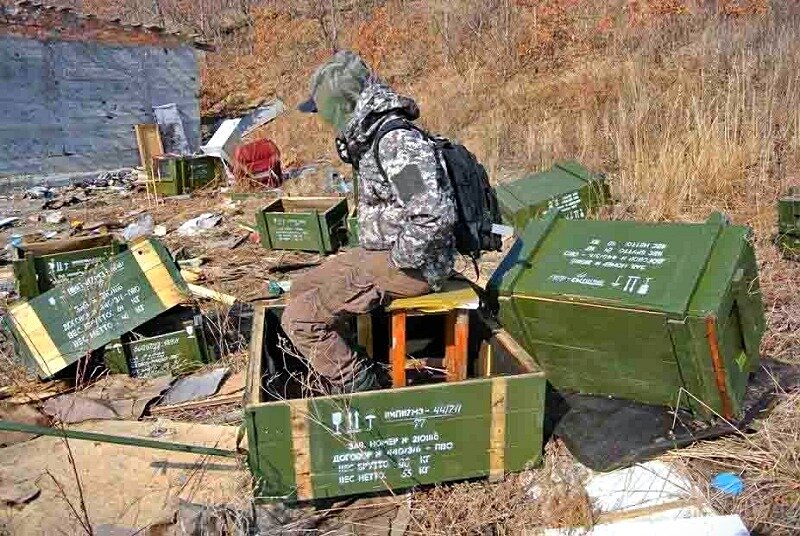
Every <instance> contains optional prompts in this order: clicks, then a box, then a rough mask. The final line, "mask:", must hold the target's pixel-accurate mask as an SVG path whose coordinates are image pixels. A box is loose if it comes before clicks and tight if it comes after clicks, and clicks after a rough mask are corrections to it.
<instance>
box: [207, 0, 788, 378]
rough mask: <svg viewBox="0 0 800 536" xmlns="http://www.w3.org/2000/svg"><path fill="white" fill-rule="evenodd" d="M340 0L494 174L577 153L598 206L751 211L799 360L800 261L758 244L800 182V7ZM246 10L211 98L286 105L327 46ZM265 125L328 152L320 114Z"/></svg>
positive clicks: (647, 213) (357, 44) (279, 136)
mask: <svg viewBox="0 0 800 536" xmlns="http://www.w3.org/2000/svg"><path fill="white" fill-rule="evenodd" d="M342 5H349V6H351V7H350V8H349V9H348V10H346V11H344V12H342V13H339V14H338V18H337V19H336V20H337V21H338V24H339V25H340V28H339V29H338V31H337V36H338V37H337V39H338V45H339V46H341V47H349V48H352V49H354V50H357V51H358V52H360V53H361V54H362V55H363V56H364V57H365V58H366V59H367V60H368V61H369V63H370V64H371V65H373V66H374V68H375V69H376V70H377V71H378V72H379V74H380V75H381V76H382V77H384V78H385V79H386V80H387V81H388V82H390V83H391V84H393V85H394V86H395V87H397V88H398V89H399V90H401V91H403V92H405V93H407V94H410V95H413V96H414V97H415V98H417V99H418V101H419V103H420V105H421V108H422V119H421V121H422V123H423V124H424V125H425V126H426V127H428V128H429V129H430V130H433V131H436V132H440V133H443V134H446V135H448V136H451V137H453V138H457V139H460V140H461V141H463V142H465V143H466V145H467V146H468V147H469V148H470V149H471V150H473V151H474V152H475V153H476V154H477V155H478V156H479V157H480V158H481V160H482V161H483V162H484V163H485V164H486V166H487V167H488V169H489V170H490V175H491V177H492V179H493V180H494V181H504V180H509V179H512V178H514V177H518V176H520V175H522V174H523V173H526V172H530V171H536V170H539V169H542V168H545V167H547V166H549V165H551V163H552V162H553V161H554V160H557V159H562V158H575V159H578V160H580V161H581V162H584V163H585V164H586V165H588V166H590V167H593V168H595V169H598V170H601V171H604V172H606V173H607V174H608V175H609V177H610V180H611V186H612V191H613V193H614V195H615V196H616V197H617V199H618V201H619V202H618V204H617V206H616V207H615V208H614V210H613V211H612V212H611V213H610V214H609V215H608V216H609V217H612V218H635V219H642V220H656V221H658V220H661V221H664V220H676V221H702V220H704V219H705V218H706V217H707V216H708V215H709V213H710V212H712V211H714V210H722V211H724V212H726V213H727V214H728V215H729V216H730V217H731V218H732V219H733V220H734V221H735V222H737V223H743V224H747V225H750V226H752V227H753V229H754V231H755V234H754V236H755V243H756V247H757V249H758V256H759V260H760V264H761V279H762V286H763V288H764V291H765V298H766V300H765V301H766V305H767V315H768V322H769V326H770V329H769V330H768V333H767V336H766V338H765V343H764V350H765V354H766V355H769V356H773V357H780V358H782V359H789V360H793V361H795V362H800V349H799V348H800V303H798V302H799V301H800V300H798V299H797V297H798V295H800V268H799V267H798V265H797V264H796V263H794V264H792V263H789V262H788V261H784V260H781V259H780V258H779V257H778V256H777V254H776V252H775V250H774V248H773V247H772V245H771V243H770V237H771V234H772V232H773V229H774V227H775V218H776V214H775V202H776V200H777V198H778V197H779V196H780V194H781V192H785V191H786V190H787V188H788V187H789V186H790V185H792V184H800V151H798V149H800V91H798V90H799V89H800V69H799V67H800V6H798V5H797V4H796V3H794V2H792V3H788V2H765V1H759V0H750V1H747V0H742V1H738V2H730V1H719V2H693V1H682V0H650V1H641V2H627V1H613V2H600V1H599V0H583V1H579V0H542V1H536V2H533V1H525V0H515V1H511V0H486V1H478V0H448V1H444V0H417V1H400V0H392V1H386V2H372V3H367V2H361V3H359V2H350V3H343V4H342ZM359 5H360V6H362V7H361V8H358V6H359ZM354 6H355V7H354ZM253 17H254V25H253V31H252V32H250V33H248V34H246V35H245V34H242V35H239V36H238V38H237V39H239V41H235V40H233V41H230V40H229V41H226V43H227V44H226V45H225V46H224V47H222V48H221V49H220V52H219V53H216V54H210V55H208V56H207V57H206V61H205V63H204V69H203V95H202V98H203V107H204V109H206V110H208V111H210V112H214V113H219V112H224V111H226V110H227V111H235V110H237V109H241V108H242V107H246V106H247V105H252V104H254V103H257V102H258V101H259V100H260V99H265V98H270V97H274V96H278V97H281V98H283V99H284V100H285V101H286V102H287V103H289V104H290V105H293V104H294V103H296V102H298V101H300V100H301V99H303V98H305V96H306V93H307V84H308V76H309V75H310V73H311V72H312V71H313V69H314V67H315V66H316V65H317V64H319V63H320V62H321V61H323V60H324V59H325V58H326V57H327V56H328V55H329V53H330V50H329V48H328V40H326V37H325V35H326V34H325V33H324V32H322V31H321V30H320V27H321V26H320V24H319V21H317V20H315V19H314V18H308V17H302V16H299V15H298V12H297V11H296V10H294V11H292V10H290V9H281V8H280V6H279V5H277V4H274V3H272V4H270V5H268V6H265V7H262V8H258V9H254V10H253ZM260 134H261V135H267V136H270V137H271V138H273V139H274V140H275V141H276V142H277V143H278V144H279V145H280V147H281V149H282V151H283V154H284V161H285V163H286V164H288V165H289V166H291V165H293V164H300V163H307V162H313V161H318V160H322V161H327V162H330V163H333V164H334V165H336V164H337V162H338V158H337V157H336V155H335V152H334V150H333V144H332V141H331V140H332V137H333V133H332V132H331V131H330V129H329V128H328V127H327V126H326V125H324V124H323V123H322V122H320V121H319V120H318V119H317V118H316V117H309V116H307V115H304V114H300V113H299V112H295V111H291V112H289V113H288V114H286V115H285V116H284V117H282V118H281V119H279V120H278V121H276V122H274V123H273V124H272V125H270V126H269V127H267V128H266V129H264V130H263V131H262V132H261V133H260ZM343 171H347V170H346V168H343ZM320 185H321V180H310V181H308V182H305V183H304V184H292V185H290V186H289V188H290V189H291V190H292V191H293V192H302V191H307V192H310V191H315V190H317V191H318V190H319V188H320Z"/></svg>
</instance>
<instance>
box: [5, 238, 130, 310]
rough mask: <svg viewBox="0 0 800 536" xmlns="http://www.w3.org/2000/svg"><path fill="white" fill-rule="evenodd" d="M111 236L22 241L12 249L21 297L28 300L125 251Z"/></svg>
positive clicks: (123, 246) (121, 244)
mask: <svg viewBox="0 0 800 536" xmlns="http://www.w3.org/2000/svg"><path fill="white" fill-rule="evenodd" d="M126 249H127V246H126V245H125V244H124V243H122V242H118V241H117V240H116V239H114V237H113V236H112V235H100V236H91V237H86V238H74V239H67V240H51V241H48V242H33V243H31V244H22V245H21V246H16V247H14V248H13V250H12V257H13V261H12V262H13V268H14V277H15V278H16V280H17V287H18V289H19V295H20V297H22V298H24V299H31V298H34V297H36V296H38V295H39V294H42V293H44V292H47V291H48V290H50V289H51V288H53V287H54V286H56V285H57V284H58V283H60V282H64V281H68V280H70V279H73V278H79V277H82V276H83V275H84V274H85V273H86V272H87V271H88V270H90V269H91V268H92V267H94V266H95V265H97V264H99V263H101V262H104V261H106V260H108V258H109V257H112V256H114V255H116V254H117V253H120V252H122V251H125V250H126Z"/></svg>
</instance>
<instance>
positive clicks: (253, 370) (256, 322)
mask: <svg viewBox="0 0 800 536" xmlns="http://www.w3.org/2000/svg"><path fill="white" fill-rule="evenodd" d="M266 313H267V309H266V307H265V306H263V305H256V306H255V308H254V311H253V327H252V334H251V336H250V349H249V355H250V359H249V361H248V367H247V392H246V395H245V401H246V403H248V404H258V403H260V402H261V377H262V371H261V368H262V360H263V358H264V328H265V323H266V318H267V314H266Z"/></svg>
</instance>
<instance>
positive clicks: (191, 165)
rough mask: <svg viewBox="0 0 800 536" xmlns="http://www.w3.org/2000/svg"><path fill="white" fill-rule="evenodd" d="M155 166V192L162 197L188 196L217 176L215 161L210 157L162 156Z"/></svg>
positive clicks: (157, 158)
mask: <svg viewBox="0 0 800 536" xmlns="http://www.w3.org/2000/svg"><path fill="white" fill-rule="evenodd" d="M155 164H156V165H155V177H154V179H155V188H156V192H157V193H158V194H159V195H164V196H170V195H181V194H188V193H190V192H193V191H194V190H197V189H198V188H202V187H203V186H205V185H206V184H208V183H210V182H211V181H213V180H214V179H215V178H216V176H217V159H216V158H214V157H212V156H175V155H163V156H158V157H156V158H155Z"/></svg>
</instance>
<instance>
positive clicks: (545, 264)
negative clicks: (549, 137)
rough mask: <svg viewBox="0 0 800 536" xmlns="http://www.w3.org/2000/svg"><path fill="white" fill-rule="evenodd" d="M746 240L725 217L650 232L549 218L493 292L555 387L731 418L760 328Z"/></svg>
mask: <svg viewBox="0 0 800 536" xmlns="http://www.w3.org/2000/svg"><path fill="white" fill-rule="evenodd" d="M749 232H750V230H749V229H748V228H747V227H743V226H737V225H729V224H727V223H726V222H725V220H724V218H723V217H722V216H721V215H720V214H714V215H712V217H710V218H709V219H708V221H707V222H706V223H703V224H679V223H663V224H648V223H637V222H629V221H613V222H611V221H577V220H567V219H564V218H562V217H559V216H558V214H557V213H555V212H548V213H547V214H546V216H545V217H544V218H543V219H541V220H533V221H531V222H530V224H529V225H528V227H527V228H526V229H525V231H524V233H523V234H522V235H521V237H520V238H519V240H518V241H517V242H516V244H514V247H513V248H512V249H511V251H510V253H509V254H508V255H507V256H506V258H505V259H504V261H503V262H502V263H501V265H500V267H499V268H498V270H497V271H496V272H495V274H494V275H493V277H492V280H491V281H490V284H489V287H490V289H491V292H496V293H497V296H498V307H499V319H500V322H501V323H502V325H503V326H504V327H505V328H506V329H507V330H508V331H509V332H510V333H511V334H512V335H513V336H515V337H516V338H517V340H519V341H520V343H521V344H522V345H523V346H524V347H525V348H526V349H527V350H528V352H530V353H531V354H532V355H533V357H534V359H535V360H536V361H537V362H538V363H539V365H540V366H541V367H542V369H543V370H544V371H545V374H546V375H547V379H548V381H550V382H551V383H552V384H553V386H554V387H555V388H557V389H563V390H567V391H577V392H580V393H585V394H596V395H609V396H615V397H620V398H627V399H632V400H636V401H639V402H644V403H649V404H658V405H672V406H674V405H675V404H676V403H680V405H681V406H684V407H688V408H689V409H692V410H694V411H695V412H698V413H700V414H704V415H708V413H709V409H710V410H713V411H714V412H717V413H719V414H722V415H727V416H733V415H736V414H738V413H739V412H740V410H741V406H740V403H741V400H742V397H743V395H744V391H745V387H746V384H747V382H748V376H749V374H750V373H751V372H753V371H754V370H755V369H756V367H757V366H758V363H759V353H758V352H759V343H760V341H761V336H762V334H763V331H764V313H763V305H762V300H761V292H760V290H759V282H758V273H757V266H756V260H755V255H754V252H753V248H752V246H751V244H750V241H749ZM682 389H685V391H686V392H685V393H682V395H681V396H680V397H679V393H680V392H681V390H682ZM693 397H694V398H693Z"/></svg>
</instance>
